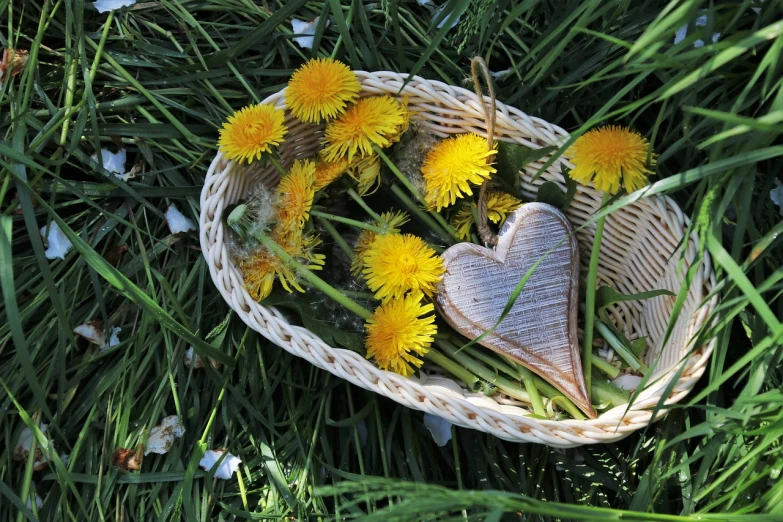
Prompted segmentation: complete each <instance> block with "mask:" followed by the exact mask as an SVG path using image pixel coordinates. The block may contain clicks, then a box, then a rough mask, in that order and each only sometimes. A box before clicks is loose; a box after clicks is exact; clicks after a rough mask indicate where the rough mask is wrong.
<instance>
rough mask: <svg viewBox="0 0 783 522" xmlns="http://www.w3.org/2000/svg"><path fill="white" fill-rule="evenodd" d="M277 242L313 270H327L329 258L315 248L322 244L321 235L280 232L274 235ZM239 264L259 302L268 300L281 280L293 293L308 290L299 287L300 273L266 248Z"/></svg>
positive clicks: (248, 285)
mask: <svg viewBox="0 0 783 522" xmlns="http://www.w3.org/2000/svg"><path fill="white" fill-rule="evenodd" d="M273 239H275V241H276V242H277V243H278V244H279V245H280V246H281V247H282V248H283V250H285V251H286V252H287V253H288V254H289V255H290V256H292V257H294V258H295V259H297V260H298V261H299V262H300V263H302V264H303V265H305V266H306V267H307V268H308V269H309V270H321V268H322V267H323V265H324V262H325V259H326V256H324V255H323V254H317V253H315V247H316V246H318V245H319V244H320V243H321V240H320V239H319V238H318V237H317V236H306V237H303V236H302V235H301V234H298V235H283V234H281V233H280V230H279V229H277V230H276V231H275V232H274V233H273ZM238 264H239V268H240V270H241V271H242V274H243V276H244V279H245V282H244V286H245V289H246V290H247V292H248V293H249V294H250V297H252V298H253V299H255V300H256V301H260V300H262V299H264V298H265V297H267V296H268V295H269V294H270V293H271V292H272V287H273V286H274V282H275V280H279V281H280V284H281V285H282V286H283V288H284V289H285V290H286V291H287V292H293V290H292V288H293V289H296V290H298V291H299V292H304V288H302V287H301V286H300V285H299V282H298V278H297V274H296V271H295V270H294V269H292V268H290V267H288V266H286V264H285V263H283V261H282V260H280V258H278V257H277V256H276V255H275V254H273V253H272V252H270V251H269V250H267V249H266V248H261V249H259V250H257V251H255V252H253V253H252V254H250V255H247V256H245V257H243V258H241V259H240V260H239V263H238Z"/></svg>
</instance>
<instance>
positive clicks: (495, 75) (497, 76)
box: [489, 69, 514, 81]
mask: <svg viewBox="0 0 783 522" xmlns="http://www.w3.org/2000/svg"><path fill="white" fill-rule="evenodd" d="M512 72H514V69H503V70H502V71H497V72H493V71H489V74H490V76H492V79H494V80H495V81H500V80H502V79H504V78H505V77H506V76H508V75H509V74H511V73H512Z"/></svg>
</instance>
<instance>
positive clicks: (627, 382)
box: [612, 374, 642, 391]
mask: <svg viewBox="0 0 783 522" xmlns="http://www.w3.org/2000/svg"><path fill="white" fill-rule="evenodd" d="M640 382H642V378H641V377H640V376H638V375H631V374H626V375H620V376H619V377H615V378H614V379H613V380H612V384H614V385H615V386H617V387H618V388H620V389H621V390H628V391H636V388H638V387H639V383H640Z"/></svg>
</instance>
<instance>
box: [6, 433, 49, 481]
mask: <svg viewBox="0 0 783 522" xmlns="http://www.w3.org/2000/svg"><path fill="white" fill-rule="evenodd" d="M48 427H49V426H48V425H47V424H41V425H40V426H39V427H38V429H39V430H41V433H42V434H43V436H44V437H46V430H47V428H48ZM47 440H48V439H47ZM32 444H33V432H32V430H31V429H30V428H25V429H23V430H22V433H20V434H19V439H18V440H17V441H16V447H14V453H13V457H14V460H18V461H26V460H27V457H28V455H30V447H31V446H32ZM48 444H49V446H51V444H52V443H51V441H48ZM47 462H49V458H48V457H47V455H46V453H44V452H43V451H42V450H41V446H40V444H36V446H35V460H34V464H33V469H35V470H41V469H44V468H45V467H46V463H47Z"/></svg>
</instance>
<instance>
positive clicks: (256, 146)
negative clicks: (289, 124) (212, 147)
mask: <svg viewBox="0 0 783 522" xmlns="http://www.w3.org/2000/svg"><path fill="white" fill-rule="evenodd" d="M284 121H285V115H284V113H283V111H282V110H280V109H275V108H274V106H272V105H269V104H263V105H250V106H249V107H245V108H243V109H240V110H238V111H237V112H235V113H234V114H232V115H231V116H229V117H228V121H226V122H224V123H223V128H222V129H220V138H219V139H218V147H220V150H221V151H222V152H223V155H224V156H225V157H226V158H228V159H230V160H233V161H236V162H239V163H241V162H242V161H247V162H248V163H250V162H251V161H253V160H259V159H261V155H262V154H264V153H265V152H272V149H273V148H274V147H277V146H278V145H280V143H282V141H283V137H284V136H285V135H286V132H288V129H287V128H286V126H285V125H284V124H283V122H284Z"/></svg>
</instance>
